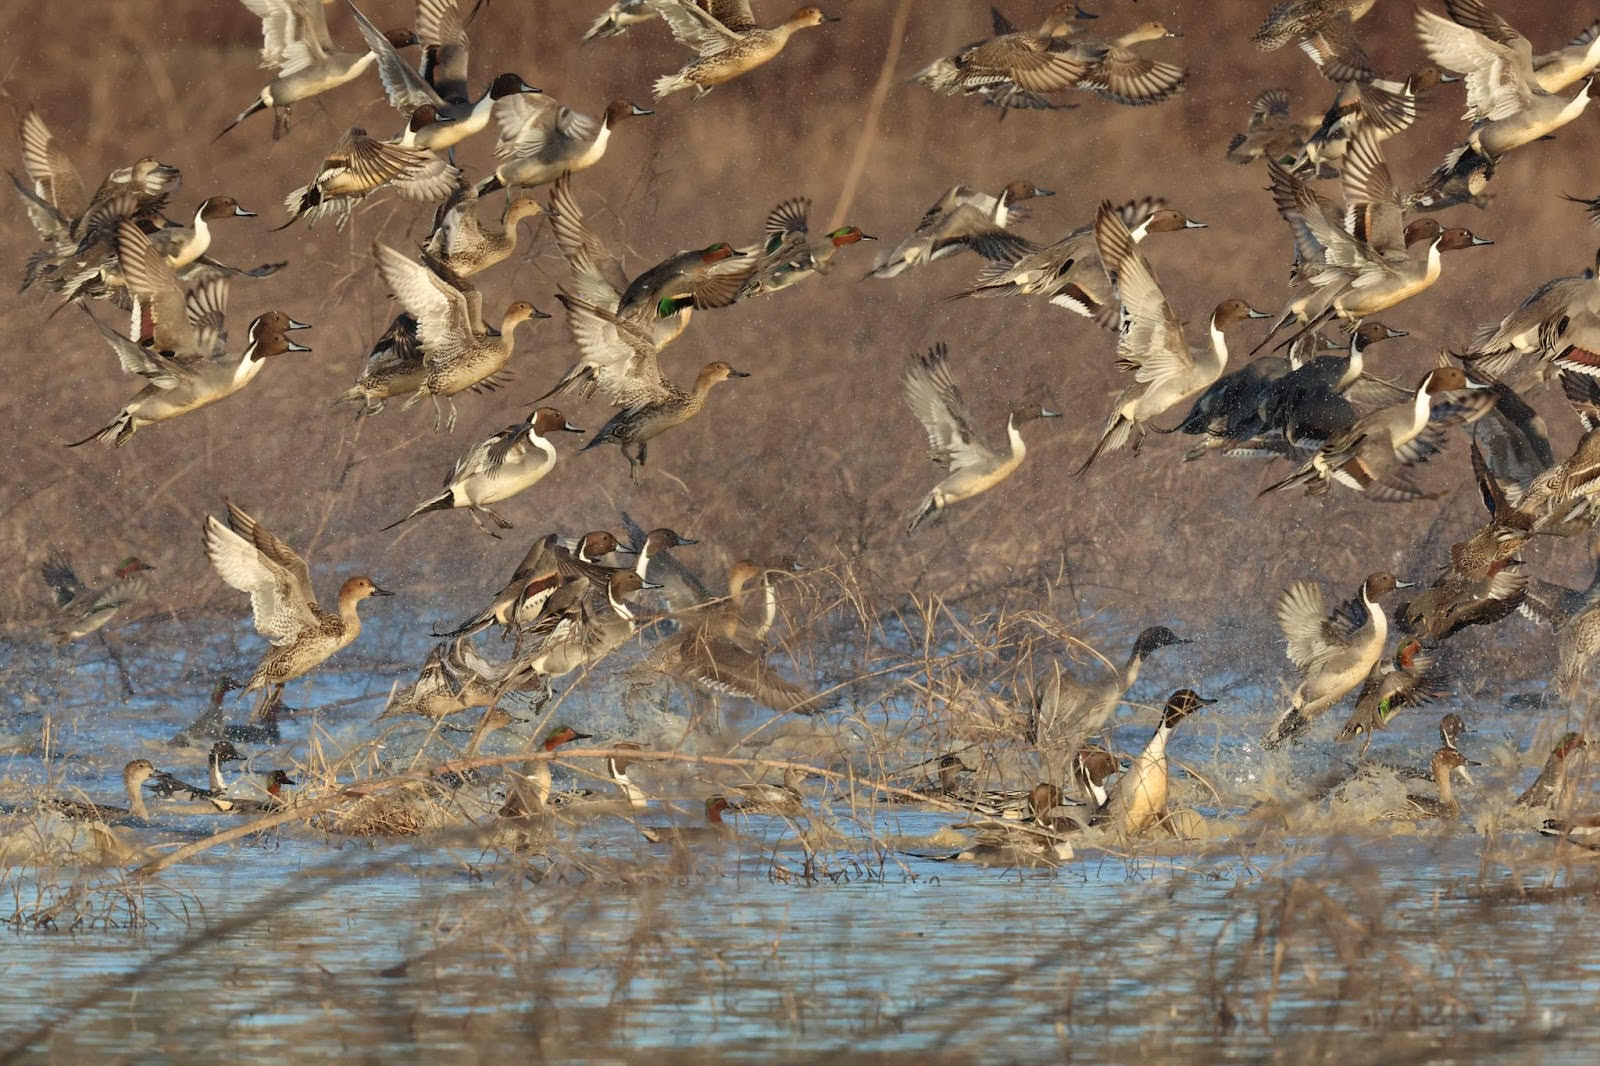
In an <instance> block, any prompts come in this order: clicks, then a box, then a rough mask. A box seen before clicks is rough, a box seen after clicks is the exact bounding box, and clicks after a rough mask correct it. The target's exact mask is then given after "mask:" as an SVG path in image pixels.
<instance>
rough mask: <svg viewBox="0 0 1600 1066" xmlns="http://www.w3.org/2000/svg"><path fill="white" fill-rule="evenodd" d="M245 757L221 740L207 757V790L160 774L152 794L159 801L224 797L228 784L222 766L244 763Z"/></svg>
mask: <svg viewBox="0 0 1600 1066" xmlns="http://www.w3.org/2000/svg"><path fill="white" fill-rule="evenodd" d="M243 761H244V756H243V755H241V754H239V749H238V748H236V747H234V746H233V742H232V741H228V740H219V741H217V742H216V743H214V744H212V745H211V750H210V752H208V753H207V755H206V768H207V775H208V785H207V787H206V788H196V787H195V786H194V785H190V784H186V783H185V782H183V781H180V780H179V779H178V778H176V777H174V776H173V775H172V774H170V773H166V772H162V773H158V774H157V775H156V776H155V778H154V779H153V780H154V782H155V785H154V787H152V788H151V790H150V791H151V792H152V793H154V794H155V796H156V797H157V798H159V799H179V798H182V799H191V800H201V799H210V798H212V797H213V796H221V795H224V794H225V793H226V792H227V791H228V782H227V780H226V779H225V778H224V777H223V776H222V766H223V764H224V763H229V762H243Z"/></svg>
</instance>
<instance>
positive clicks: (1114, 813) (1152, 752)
mask: <svg viewBox="0 0 1600 1066" xmlns="http://www.w3.org/2000/svg"><path fill="white" fill-rule="evenodd" d="M1215 702H1216V700H1208V699H1205V698H1204V697H1202V696H1201V695H1200V694H1199V693H1197V692H1195V691H1193V690H1192V689H1186V688H1181V689H1179V690H1178V691H1176V692H1174V693H1173V694H1172V695H1171V697H1169V698H1168V699H1167V705H1166V707H1165V708H1163V709H1162V712H1161V724H1160V725H1158V726H1156V731H1155V732H1154V733H1153V734H1151V736H1150V741H1149V743H1147V744H1146V745H1145V746H1144V750H1143V751H1141V752H1140V753H1139V755H1138V757H1136V758H1135V759H1134V760H1133V765H1132V766H1130V767H1129V768H1128V770H1127V771H1126V772H1125V773H1124V774H1123V775H1122V776H1121V777H1120V778H1118V779H1117V785H1116V787H1115V788H1113V789H1112V790H1111V795H1110V796H1108V797H1107V798H1106V802H1105V804H1104V806H1103V808H1102V812H1103V815H1104V818H1105V820H1106V822H1107V823H1108V824H1109V826H1110V828H1111V829H1112V831H1113V832H1116V833H1118V834H1120V835H1122V836H1124V837H1135V836H1139V835H1140V834H1142V833H1144V832H1146V831H1147V830H1149V829H1150V828H1152V827H1153V826H1155V825H1156V824H1157V823H1158V822H1160V821H1161V819H1162V818H1164V817H1165V816H1166V811H1167V793H1168V784H1169V782H1168V780H1167V778H1168V774H1167V743H1168V741H1170V740H1171V738H1172V734H1173V732H1174V731H1175V730H1176V729H1177V728H1178V725H1179V723H1180V722H1182V721H1183V720H1184V719H1185V718H1187V717H1188V716H1189V715H1191V714H1193V713H1194V712H1195V711H1198V710H1199V709H1200V708H1201V707H1205V706H1207V705H1209V704H1212V703H1215Z"/></svg>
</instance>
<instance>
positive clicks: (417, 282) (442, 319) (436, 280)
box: [373, 242, 550, 433]
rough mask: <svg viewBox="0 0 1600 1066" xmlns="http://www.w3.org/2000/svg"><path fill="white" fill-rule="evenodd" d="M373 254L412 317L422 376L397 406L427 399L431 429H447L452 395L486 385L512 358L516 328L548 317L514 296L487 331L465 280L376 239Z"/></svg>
mask: <svg viewBox="0 0 1600 1066" xmlns="http://www.w3.org/2000/svg"><path fill="white" fill-rule="evenodd" d="M373 257H374V258H375V259H376V260H377V264H378V273H379V274H380V275H382V277H383V280H384V282H385V283H386V284H387V285H388V286H389V288H390V290H391V291H392V292H393V293H394V294H395V297H396V298H397V299H398V300H399V301H400V304H401V306H403V307H404V308H405V309H406V310H407V311H408V312H410V313H411V314H413V315H415V316H416V319H417V342H418V347H419V348H420V349H421V352H422V363H423V375H422V381H421V384H419V385H418V386H417V391H416V392H414V393H412V394H411V397H410V398H409V399H408V400H406V402H405V403H404V404H402V405H401V408H400V409H401V410H402V411H403V410H407V409H409V408H411V407H413V406H415V405H416V404H418V403H420V402H421V401H422V399H423V398H424V397H428V398H431V399H432V401H433V409H434V422H433V428H434V431H435V432H438V431H439V430H440V429H441V428H442V429H443V431H444V432H446V433H448V432H450V431H451V430H453V429H454V428H455V424H456V408H455V403H454V402H453V400H452V397H454V396H455V395H456V394H457V393H460V392H465V391H466V390H468V389H472V388H478V387H487V383H488V382H489V381H490V379H492V378H493V377H494V376H495V375H496V374H498V373H499V372H500V371H501V370H503V369H504V368H505V365H506V362H507V361H508V360H509V359H510V358H511V349H512V345H513V343H514V340H515V335H516V330H517V327H518V326H519V325H521V324H522V323H524V322H527V321H529V320H530V319H538V318H549V317H550V316H549V315H547V314H545V313H544V312H543V311H540V310H539V309H538V308H536V307H534V306H533V305H532V304H531V303H528V302H526V301H524V300H516V301H513V302H512V303H511V304H510V305H508V306H507V307H506V310H505V314H503V315H502V316H501V317H500V323H499V329H498V330H492V329H490V328H489V327H488V325H487V324H486V323H485V322H484V320H483V297H482V295H481V294H479V293H478V292H477V290H475V289H473V288H472V287H471V286H470V285H469V284H468V283H466V282H465V281H462V280H461V279H459V278H455V279H447V278H445V277H443V276H442V275H441V272H440V271H439V270H437V269H435V268H434V264H432V263H429V262H428V261H426V259H425V260H424V261H423V262H416V261H414V260H412V259H410V258H408V257H406V256H405V255H402V254H401V253H400V252H397V251H395V250H394V249H393V248H391V247H389V246H388V245H386V244H383V243H381V242H374V244H373ZM441 399H442V400H443V401H444V403H443V404H442V405H441V403H440V401H441Z"/></svg>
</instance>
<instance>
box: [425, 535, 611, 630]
mask: <svg viewBox="0 0 1600 1066" xmlns="http://www.w3.org/2000/svg"><path fill="white" fill-rule="evenodd" d="M617 550H618V544H617V538H616V535H615V534H613V533H611V532H610V531H609V530H604V529H596V530H591V531H590V532H588V533H585V534H584V535H583V536H581V537H579V538H578V542H577V544H576V546H575V547H573V548H571V549H568V548H567V547H565V546H563V545H562V543H561V538H559V537H558V536H556V534H554V533H548V534H546V535H545V536H543V537H540V538H539V539H538V540H536V541H534V542H533V544H532V546H530V547H529V548H528V551H527V554H526V555H524V556H523V557H522V562H520V563H518V564H517V567H516V569H515V570H513V571H512V573H511V578H510V580H508V581H507V582H506V583H505V586H504V587H503V588H501V590H500V591H499V592H497V593H496V594H495V597H494V600H493V601H492V602H491V603H490V604H489V606H488V607H487V608H485V609H484V610H483V611H481V612H479V613H478V615H477V616H476V617H474V618H472V619H470V620H469V621H467V622H464V623H462V624H461V625H459V626H457V627H456V628H455V629H452V630H450V631H449V632H446V633H437V634H435V636H442V637H465V636H470V635H472V634H473V633H479V632H482V631H483V630H485V629H488V628H489V627H490V626H492V625H499V626H501V627H503V631H504V633H505V634H509V633H510V631H511V628H512V627H513V626H514V625H526V624H528V623H531V622H532V621H533V620H534V619H535V618H536V617H537V616H538V614H539V612H540V610H541V609H542V608H543V607H544V605H545V603H546V601H548V600H549V599H550V598H551V597H552V596H553V595H554V594H555V592H556V591H557V590H558V589H559V588H562V587H564V586H566V585H568V584H569V583H573V582H577V581H579V580H580V579H581V580H585V581H588V580H601V579H602V577H601V575H602V572H603V569H604V568H601V567H596V566H593V565H591V564H593V563H595V562H596V561H597V560H599V559H602V558H604V557H605V556H607V555H610V554H611V553H612V552H614V551H617Z"/></svg>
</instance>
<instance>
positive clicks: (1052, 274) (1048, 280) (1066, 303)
mask: <svg viewBox="0 0 1600 1066" xmlns="http://www.w3.org/2000/svg"><path fill="white" fill-rule="evenodd" d="M1117 213H1118V214H1119V215H1121V216H1122V221H1123V223H1124V224H1125V225H1126V226H1127V227H1128V232H1129V234H1130V235H1131V236H1132V237H1133V240H1134V242H1135V243H1138V242H1139V241H1142V240H1144V238H1145V236H1146V235H1147V234H1150V233H1173V232H1179V231H1182V230H1193V229H1205V228H1206V224H1205V223H1204V222H1196V221H1195V220H1194V219H1192V218H1190V217H1189V216H1188V215H1185V214H1184V213H1183V212H1182V211H1178V210H1176V209H1174V208H1170V207H1167V206H1166V204H1165V202H1164V201H1162V200H1158V199H1150V198H1146V199H1143V200H1130V201H1128V202H1127V203H1125V204H1123V205H1122V206H1121V207H1119V208H1117ZM967 296H1040V297H1043V298H1044V299H1045V300H1047V301H1049V302H1050V303H1052V304H1054V305H1055V306H1057V307H1064V308H1066V309H1067V310H1068V311H1071V312H1072V313H1073V314H1077V315H1083V316H1084V317H1085V318H1092V319H1094V321H1095V322H1096V323H1098V324H1099V325H1101V326H1104V327H1105V328H1106V329H1116V328H1117V324H1118V317H1119V313H1118V312H1119V308H1118V306H1117V300H1116V294H1115V292H1114V291H1113V289H1112V286H1111V279H1110V278H1108V277H1107V276H1106V271H1105V267H1104V266H1102V265H1101V263H1100V252H1099V249H1098V248H1096V247H1095V239H1094V223H1093V222H1089V223H1086V224H1084V225H1082V226H1079V227H1078V228H1077V229H1075V230H1073V231H1072V232H1071V233H1069V234H1067V235H1066V236H1065V237H1063V238H1061V239H1060V240H1059V241H1056V242H1055V243H1054V244H1050V245H1046V246H1045V247H1043V248H1040V249H1039V250H1038V251H1036V252H1028V253H1027V254H1025V255H1023V256H1021V257H1019V258H1018V259H1016V261H1015V262H1009V263H1008V262H1005V261H1000V262H994V263H991V264H989V265H988V266H987V267H985V268H984V269H983V271H982V272H980V273H979V275H978V280H977V283H976V284H975V285H973V287H972V288H970V289H964V290H962V291H961V292H958V293H954V294H952V295H950V296H947V297H945V299H947V300H959V299H962V298H963V297H967Z"/></svg>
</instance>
